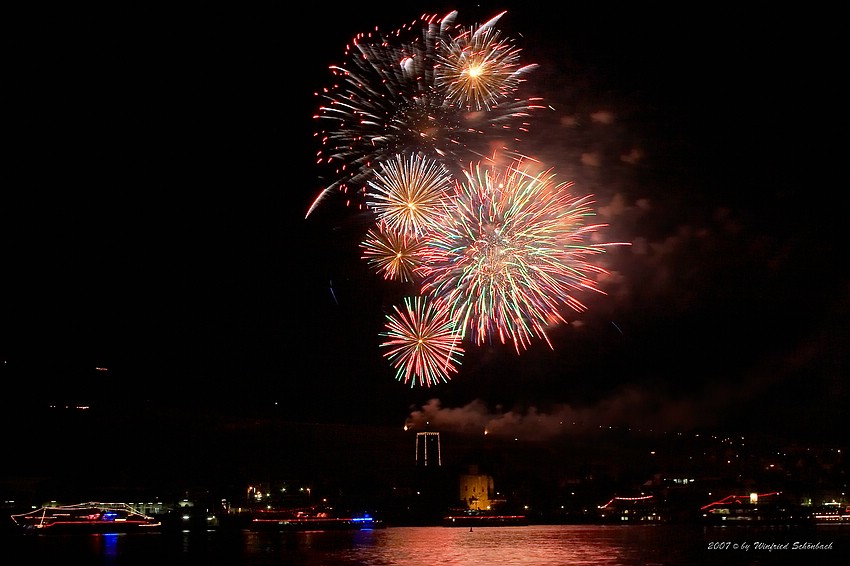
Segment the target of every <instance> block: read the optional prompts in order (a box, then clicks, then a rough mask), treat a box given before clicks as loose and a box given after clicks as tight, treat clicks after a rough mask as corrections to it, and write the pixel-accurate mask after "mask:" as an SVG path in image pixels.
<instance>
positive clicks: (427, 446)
mask: <svg viewBox="0 0 850 566" xmlns="http://www.w3.org/2000/svg"><path fill="white" fill-rule="evenodd" d="M441 465H442V462H441V460H440V433H439V432H417V433H416V466H417V467H425V468H428V467H435V466H436V467H439V466H441Z"/></svg>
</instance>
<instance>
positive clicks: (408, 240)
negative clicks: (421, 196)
mask: <svg viewBox="0 0 850 566" xmlns="http://www.w3.org/2000/svg"><path fill="white" fill-rule="evenodd" d="M360 247H361V248H362V249H363V258H364V259H365V260H366V261H367V263H368V265H369V266H370V267H371V268H372V269H373V270H374V271H375V272H377V273H379V274H382V275H383V276H384V279H388V280H394V281H400V282H402V283H409V282H412V281H414V280H415V276H414V271H415V268H416V266H417V265H418V264H419V260H418V257H419V255H420V254H421V253H422V247H423V243H422V240H421V239H420V238H417V237H416V235H415V234H408V233H405V232H398V231H396V230H391V229H388V227H387V225H386V223H384V222H379V223H378V224H377V226H375V227H374V228H371V229H369V231H368V232H367V233H366V238H365V239H364V240H363V242H361V244H360Z"/></svg>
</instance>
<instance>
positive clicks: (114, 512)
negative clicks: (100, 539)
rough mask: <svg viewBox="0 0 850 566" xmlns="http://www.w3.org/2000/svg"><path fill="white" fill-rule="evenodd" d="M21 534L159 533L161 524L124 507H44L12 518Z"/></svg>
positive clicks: (102, 505) (79, 505) (97, 503)
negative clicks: (22, 532) (21, 531)
mask: <svg viewBox="0 0 850 566" xmlns="http://www.w3.org/2000/svg"><path fill="white" fill-rule="evenodd" d="M11 517H12V521H14V523H15V525H17V526H18V527H19V528H20V529H21V530H23V531H24V532H37V533H48V532H50V533H54V532H56V533H76V532H80V533H126V532H149V531H157V530H159V528H160V526H161V523H160V521H158V520H157V519H155V518H154V517H149V516H147V515H145V514H143V513H140V512H139V511H137V510H136V509H134V508H133V507H131V506H130V505H128V504H127V503H100V502H93V501H90V502H87V503H78V504H75V505H45V506H43V507H40V508H39V509H35V510H33V511H30V512H28V513H20V514H16V515H12V516H11Z"/></svg>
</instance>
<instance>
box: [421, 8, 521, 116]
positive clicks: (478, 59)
mask: <svg viewBox="0 0 850 566" xmlns="http://www.w3.org/2000/svg"><path fill="white" fill-rule="evenodd" d="M504 14H505V12H502V13H501V14H499V15H498V16H496V17H495V18H493V19H491V20H490V21H489V22H487V23H486V24H484V25H482V26H480V27H479V28H477V29H475V28H470V29H468V30H466V31H465V32H464V33H462V34H460V35H458V36H457V37H454V38H450V39H448V40H444V41H443V43H442V44H441V47H442V49H441V50H440V54H439V57H438V60H439V64H438V66H437V68H436V84H437V86H438V87H439V88H442V89H444V90H445V93H446V97H447V98H448V100H449V102H450V103H452V104H455V105H457V106H459V107H462V108H468V109H470V110H475V111H480V110H487V111H489V110H493V109H494V108H496V107H497V105H498V104H500V103H504V102H506V101H508V100H510V97H511V96H513V95H514V93H515V92H516V91H517V90H518V88H519V86H520V83H522V82H523V80H524V76H525V75H526V74H528V73H529V72H530V71H531V70H532V69H534V68H536V66H537V65H525V66H523V67H521V66H520V64H519V61H520V50H519V49H517V48H515V47H514V46H513V44H512V41H511V40H510V39H508V38H504V37H502V35H501V32H500V31H499V30H498V29H496V28H495V27H494V26H495V25H496V22H497V21H498V20H499V18H501V17H502V16H503V15H504Z"/></svg>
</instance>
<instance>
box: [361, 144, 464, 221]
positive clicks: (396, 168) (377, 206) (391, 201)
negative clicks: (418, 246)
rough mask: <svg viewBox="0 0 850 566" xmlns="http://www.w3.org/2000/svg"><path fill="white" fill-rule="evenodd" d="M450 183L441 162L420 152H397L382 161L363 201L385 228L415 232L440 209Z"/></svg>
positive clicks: (449, 178) (435, 215)
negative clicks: (405, 155)
mask: <svg viewBox="0 0 850 566" xmlns="http://www.w3.org/2000/svg"><path fill="white" fill-rule="evenodd" d="M451 184H452V181H451V175H450V174H449V171H448V170H447V169H446V168H445V167H444V166H443V165H441V164H440V163H438V162H436V161H433V160H431V159H427V158H423V157H422V156H421V155H419V154H413V155H410V156H409V157H408V158H404V156H401V155H397V156H396V157H395V159H393V160H391V161H389V162H387V163H382V164H381V167H380V171H377V172H375V177H374V179H373V180H370V181H369V187H370V190H368V191H367V193H366V202H367V205H368V206H369V208H370V209H371V210H373V211H375V213H376V214H377V215H378V219H379V220H381V221H383V222H385V223H386V225H387V229H389V230H392V231H395V232H399V233H406V234H410V235H418V234H422V233H424V232H425V231H426V230H427V229H428V227H429V225H430V224H431V223H433V221H434V218H436V217H437V215H438V214H439V212H440V211H441V210H442V208H443V206H442V203H443V200H444V198H445V195H446V193H447V192H448V190H449V189H450V188H451Z"/></svg>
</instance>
